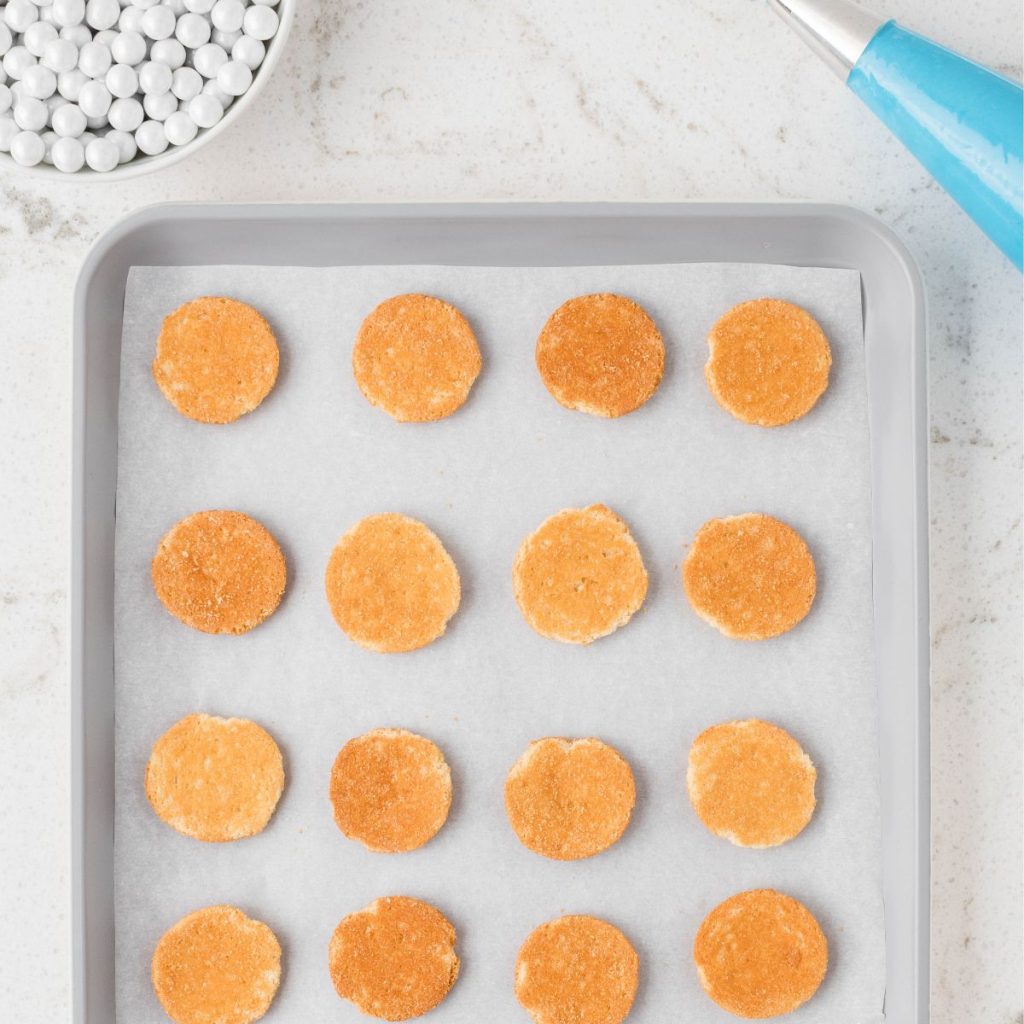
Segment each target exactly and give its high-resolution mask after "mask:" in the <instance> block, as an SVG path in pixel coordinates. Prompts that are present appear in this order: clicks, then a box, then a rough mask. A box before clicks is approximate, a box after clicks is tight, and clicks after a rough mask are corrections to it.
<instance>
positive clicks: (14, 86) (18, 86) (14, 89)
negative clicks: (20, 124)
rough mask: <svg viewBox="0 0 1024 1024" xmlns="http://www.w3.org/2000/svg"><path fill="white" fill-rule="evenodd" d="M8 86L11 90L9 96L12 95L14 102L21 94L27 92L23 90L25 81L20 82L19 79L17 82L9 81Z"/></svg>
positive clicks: (25, 94)
mask: <svg viewBox="0 0 1024 1024" xmlns="http://www.w3.org/2000/svg"><path fill="white" fill-rule="evenodd" d="M8 88H9V89H10V90H11V96H13V97H14V102H15V103H17V102H18V100H20V99H21V97H22V96H27V95H28V93H27V92H25V83H24V82H22V81H21V80H20V79H19V80H18V81H17V82H11V84H10V85H9V86H8Z"/></svg>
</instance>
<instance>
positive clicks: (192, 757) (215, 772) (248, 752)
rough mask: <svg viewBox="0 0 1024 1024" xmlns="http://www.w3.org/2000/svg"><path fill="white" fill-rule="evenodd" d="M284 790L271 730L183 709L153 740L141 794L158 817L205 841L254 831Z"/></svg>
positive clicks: (259, 829)
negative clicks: (183, 713) (182, 714)
mask: <svg viewBox="0 0 1024 1024" xmlns="http://www.w3.org/2000/svg"><path fill="white" fill-rule="evenodd" d="M283 789H284V761H283V759H282V757H281V751H280V750H279V749H278V746H277V744H276V743H275V742H274V740H273V738H272V737H271V735H270V734H269V733H268V732H267V731H266V730H265V729H262V728H260V726H258V725H257V724H256V723H255V722H250V721H247V720H246V719H244V718H217V717H214V716H213V715H201V714H197V715H189V716H188V717H187V718H183V719H182V720H181V721H180V722H176V723H175V724H174V725H172V726H171V727H170V729H168V730H167V731H166V732H165V733H164V734H163V735H162V736H161V737H160V738H159V739H158V740H157V741H156V743H155V744H153V752H152V754H150V757H149V763H148V764H147V765H146V796H147V797H148V798H149V802H150V804H151V805H152V807H153V810H154V811H156V813H157V816H158V817H159V818H160V819H161V821H164V822H166V823H167V824H168V825H170V826H171V828H173V829H174V830H175V831H177V832H180V833H181V834H182V835H184V836H191V837H192V838H193V839H201V840H203V841H204V842H207V843H225V842H228V841H230V840H232V839H244V838H245V837H246V836H254V835H256V833H257V832H262V831H263V829H264V828H266V825H267V822H268V821H270V817H271V815H272V814H273V813H274V808H275V807H277V802H278V800H279V799H280V798H281V791H282V790H283Z"/></svg>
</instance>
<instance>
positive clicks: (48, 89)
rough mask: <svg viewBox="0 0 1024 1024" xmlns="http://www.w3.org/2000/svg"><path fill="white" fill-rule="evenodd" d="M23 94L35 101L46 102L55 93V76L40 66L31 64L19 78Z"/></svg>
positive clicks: (46, 68)
mask: <svg viewBox="0 0 1024 1024" xmlns="http://www.w3.org/2000/svg"><path fill="white" fill-rule="evenodd" d="M21 81H22V84H23V85H24V87H25V92H26V94H27V95H29V96H34V97H35V98H36V99H37V100H48V99H49V98H50V97H51V96H52V95H53V94H54V93H55V92H56V91H57V76H56V75H55V74H54V73H53V72H52V71H51V70H50V69H49V68H48V67H44V66H43V65H42V64H33V65H32V67H30V68H26V69H25V74H23V75H22V76H21Z"/></svg>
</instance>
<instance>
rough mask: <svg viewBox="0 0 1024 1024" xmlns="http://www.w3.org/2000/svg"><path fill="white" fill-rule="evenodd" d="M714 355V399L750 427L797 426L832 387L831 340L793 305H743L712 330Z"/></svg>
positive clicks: (707, 371) (709, 366) (709, 373)
mask: <svg viewBox="0 0 1024 1024" xmlns="http://www.w3.org/2000/svg"><path fill="white" fill-rule="evenodd" d="M708 350H709V354H708V361H707V363H706V364H705V367H704V377H705V379H706V380H707V383H708V387H709V388H710V390H711V394H712V395H714V396H715V400H716V401H717V402H718V404H719V405H720V406H722V408H723V409H725V410H726V411H728V412H730V413H732V415H733V416H735V417H736V418H737V419H739V420H742V421H743V422H744V423H752V424H755V425H756V426H760V427H780V426H782V425H783V424H786V423H792V422H793V420H797V419H799V418H800V417H801V416H805V415H806V414H807V413H809V412H810V411H811V409H813V408H814V406H815V404H816V403H817V401H818V399H819V398H821V396H822V395H823V394H824V393H825V389H826V388H827V387H828V375H829V370H830V369H831V366H832V350H831V349H830V348H829V344H828V338H826V337H825V332H824V331H823V330H822V329H821V327H820V326H819V324H818V322H817V320H815V319H814V317H812V316H811V315H810V313H808V312H807V311H806V310H804V309H801V308H800V307H799V306H794V305H793V303H791V302H784V301H782V300H781V299H753V300H751V301H750V302H742V303H740V305H738V306H736V307H734V308H733V309H730V310H729V312H728V313H726V314H725V315H724V316H723V317H722V318H721V319H720V320H718V322H717V323H716V324H715V325H714V327H712V328H711V333H710V334H709V335H708Z"/></svg>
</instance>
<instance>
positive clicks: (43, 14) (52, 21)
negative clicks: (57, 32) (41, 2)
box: [39, 6, 57, 27]
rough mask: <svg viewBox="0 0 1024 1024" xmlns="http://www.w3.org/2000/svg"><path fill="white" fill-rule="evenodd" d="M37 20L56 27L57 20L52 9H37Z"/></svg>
mask: <svg viewBox="0 0 1024 1024" xmlns="http://www.w3.org/2000/svg"><path fill="white" fill-rule="evenodd" d="M39 20H40V21H45V22H46V24H47V25H53V26H54V27H57V19H56V18H54V16H53V7H52V6H50V7H40V8H39Z"/></svg>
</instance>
